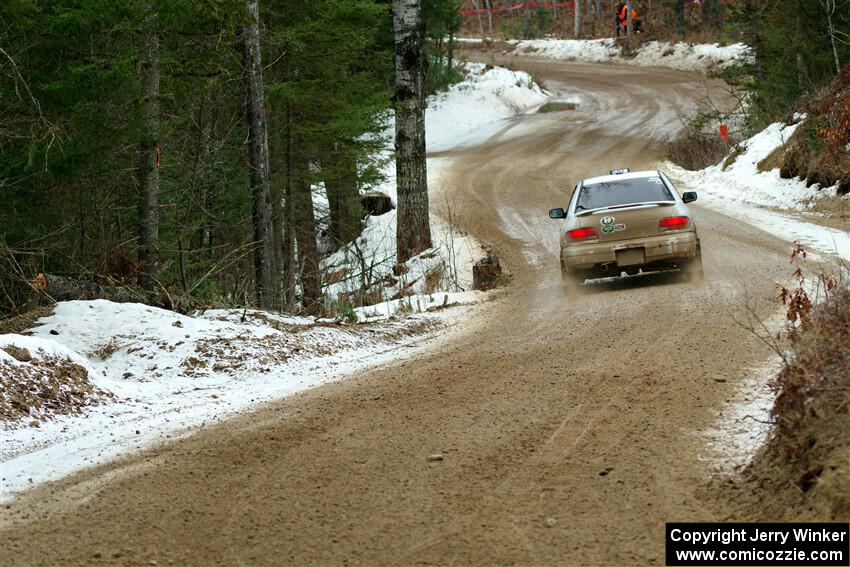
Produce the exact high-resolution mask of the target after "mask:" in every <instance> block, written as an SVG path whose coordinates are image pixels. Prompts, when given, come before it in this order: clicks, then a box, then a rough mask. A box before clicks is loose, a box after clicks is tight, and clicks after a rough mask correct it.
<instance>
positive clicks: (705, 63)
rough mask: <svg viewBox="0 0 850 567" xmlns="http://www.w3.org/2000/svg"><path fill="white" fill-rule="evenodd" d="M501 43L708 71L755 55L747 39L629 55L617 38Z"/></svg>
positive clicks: (557, 55) (652, 45)
mask: <svg viewBox="0 0 850 567" xmlns="http://www.w3.org/2000/svg"><path fill="white" fill-rule="evenodd" d="M459 41H461V42H462V43H464V44H467V45H470V46H476V45H481V46H487V45H489V42H488V41H486V40H481V39H471V38H465V39H461V40H459ZM499 45H507V47H508V50H509V52H510V53H513V54H515V55H523V56H527V57H534V58H538V59H550V60H553V61H579V62H584V63H622V64H625V65H637V66H640V67H667V68H670V69H678V70H681V71H708V70H710V69H718V68H723V67H727V66H729V65H734V64H736V63H742V62H747V61H750V60H751V59H752V50H751V49H750V48H749V47H748V46H747V45H745V44H743V43H734V44H731V45H719V44H716V43H707V44H699V43H698V44H690V43H683V42H678V43H669V42H664V41H650V42H647V43H645V44H643V45H641V46H640V47H638V48H637V50H636V51H635V52H634V53H630V54H628V55H624V54H623V51H622V47H621V45H620V44H619V43H618V42H617V41H616V40H615V39H613V38H607V39H587V40H581V39H529V40H508V41H505V42H503V43H499Z"/></svg>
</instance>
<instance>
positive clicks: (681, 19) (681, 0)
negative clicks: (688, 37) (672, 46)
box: [676, 0, 685, 39]
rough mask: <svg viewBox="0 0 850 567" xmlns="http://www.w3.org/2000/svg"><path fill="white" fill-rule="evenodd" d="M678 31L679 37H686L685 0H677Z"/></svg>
mask: <svg viewBox="0 0 850 567" xmlns="http://www.w3.org/2000/svg"><path fill="white" fill-rule="evenodd" d="M676 31H677V32H678V34H679V39H684V38H685V0H676Z"/></svg>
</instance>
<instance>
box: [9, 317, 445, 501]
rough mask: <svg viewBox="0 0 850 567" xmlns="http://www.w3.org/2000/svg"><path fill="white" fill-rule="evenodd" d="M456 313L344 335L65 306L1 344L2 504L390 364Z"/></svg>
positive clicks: (294, 325) (317, 328)
mask: <svg viewBox="0 0 850 567" xmlns="http://www.w3.org/2000/svg"><path fill="white" fill-rule="evenodd" d="M454 316H456V314H454V313H451V312H442V313H440V314H431V313H428V314H423V315H420V316H418V317H416V318H406V319H403V320H389V321H384V322H382V323H379V324H371V325H353V326H349V325H346V326H340V325H336V324H333V323H332V322H322V321H321V320H315V319H312V318H304V317H284V316H276V315H273V314H269V313H265V312H261V311H249V310H210V311H206V312H205V313H201V314H199V315H197V316H195V317H189V316H185V315H180V314H178V313H173V312H171V311H165V310H163V309H158V308H154V307H149V306H146V305H139V304H117V303H112V302H109V301H104V300H99V301H71V302H65V303H60V304H58V305H57V306H56V310H55V313H54V315H52V316H50V317H46V318H43V319H41V320H40V321H39V323H38V326H36V327H35V328H33V329H32V330H31V331H29V332H30V333H31V336H24V335H0V371H2V372H3V380H2V382H0V394H2V396H0V402H2V403H0V409H2V414H1V415H0V418H2V420H0V428H1V429H2V445H1V446H0V459H2V465H0V477H2V480H0V488H1V489H2V490H0V500H5V499H8V498H10V497H11V496H12V495H13V493H15V492H18V491H20V490H24V489H26V488H27V487H29V486H31V485H33V484H37V483H40V482H44V481H49V480H54V479H57V478H60V477H61V476H64V475H65V474H68V473H70V472H73V471H75V470H78V469H80V468H82V467H85V466H91V465H95V464H99V463H103V462H105V461H107V460H109V459H111V458H114V457H116V456H120V455H122V454H127V453H130V452H133V451H135V450H138V449H141V448H144V447H145V446H149V445H151V444H152V443H154V442H157V441H161V440H164V439H167V438H169V437H171V436H173V435H175V432H176V431H179V430H186V429H187V428H198V427H203V426H204V425H205V424H207V423H211V422H215V421H218V420H221V419H224V418H225V417H228V416H230V415H233V414H234V413H236V412H238V411H240V410H244V409H245V408H248V407H252V406H256V405H258V404H259V403H261V402H264V401H269V400H273V399H276V398H280V397H282V396H284V395H287V394H290V393H293V392H296V391H299V390H304V389H307V388H310V387H313V386H316V385H318V384H322V383H324V382H327V381H330V380H333V379H335V378H337V377H339V376H340V375H342V374H344V373H346V372H350V371H352V370H355V369H360V368H365V367H367V366H369V365H371V364H376V363H381V362H383V361H386V360H388V359H389V358H390V357H391V353H392V352H393V351H395V350H397V349H398V348H399V347H400V346H402V345H406V344H410V343H411V338H412V337H414V336H417V335H421V334H422V332H424V331H428V330H429V329H432V328H436V327H438V326H441V325H443V324H444V323H446V322H447V319H448V318H450V317H454ZM7 378H9V379H10V380H11V382H12V383H11V384H7V380H6V379H7Z"/></svg>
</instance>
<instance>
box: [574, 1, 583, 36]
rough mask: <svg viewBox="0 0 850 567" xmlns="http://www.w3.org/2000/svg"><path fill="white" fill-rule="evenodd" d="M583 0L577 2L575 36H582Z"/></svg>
mask: <svg viewBox="0 0 850 567" xmlns="http://www.w3.org/2000/svg"><path fill="white" fill-rule="evenodd" d="M581 23H582V22H581V0H576V2H575V37H576V39H580V38H581Z"/></svg>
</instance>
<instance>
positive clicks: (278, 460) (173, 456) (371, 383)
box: [0, 61, 789, 566]
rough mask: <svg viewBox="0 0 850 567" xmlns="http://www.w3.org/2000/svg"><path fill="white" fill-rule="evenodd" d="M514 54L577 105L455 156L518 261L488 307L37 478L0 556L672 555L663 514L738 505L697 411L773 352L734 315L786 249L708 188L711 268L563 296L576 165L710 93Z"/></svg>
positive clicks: (669, 123) (706, 238) (623, 160)
mask: <svg viewBox="0 0 850 567" xmlns="http://www.w3.org/2000/svg"><path fill="white" fill-rule="evenodd" d="M515 64H516V65H517V66H521V67H523V68H525V69H529V70H531V71H533V72H534V73H535V75H536V76H537V77H539V78H541V79H542V80H543V81H544V83H545V85H546V86H547V88H549V89H550V90H552V91H557V92H560V94H561V95H574V94H579V95H580V96H581V103H580V104H579V106H578V108H577V109H576V110H575V111H569V112H556V113H548V114H536V115H532V116H527V117H522V118H518V119H517V120H515V121H514V122H512V123H511V125H510V126H509V127H506V128H505V129H504V130H503V131H502V132H500V133H499V134H498V135H497V136H494V137H493V138H491V139H490V140H489V141H488V142H487V143H486V144H484V145H483V146H480V147H475V148H468V149H465V150H459V151H455V152H451V153H450V154H449V155H450V156H451V159H452V162H451V170H450V172H449V175H448V177H447V178H446V181H445V185H446V188H447V189H448V190H449V191H450V192H451V194H452V195H454V197H455V198H456V200H457V204H456V210H457V211H458V212H459V213H460V214H461V215H462V217H463V221H462V222H463V224H464V225H465V227H466V228H468V229H469V230H470V231H472V232H473V234H475V235H476V236H477V237H478V238H480V239H481V240H482V241H484V242H487V243H490V244H492V245H493V246H494V248H495V249H496V251H497V252H498V254H499V255H500V256H501V258H502V261H503V262H504V264H506V266H507V268H508V269H509V270H510V272H511V273H512V274H513V282H512V284H511V285H510V287H509V289H508V290H507V292H506V293H505V295H504V296H503V297H502V298H501V299H499V300H497V301H494V302H491V303H488V304H487V305H486V309H482V310H481V311H482V312H483V315H482V317H481V320H480V322H479V323H478V324H477V325H476V326H474V327H473V328H470V329H469V330H467V331H465V332H463V333H461V334H460V335H457V336H454V337H453V338H452V339H451V340H446V341H442V342H441V343H440V347H439V349H433V350H431V351H430V352H429V353H428V354H426V355H422V356H419V357H417V358H415V359H403V354H404V353H400V355H399V362H398V363H396V364H393V365H390V366H387V367H384V368H380V369H377V370H373V371H370V372H366V373H364V374H362V375H361V376H357V377H354V378H352V379H350V380H347V381H344V382H341V383H337V384H332V385H329V386H325V387H322V388H319V389H316V390H313V391H310V392H307V393H304V394H301V395H297V396H293V397H291V398H288V399H286V400H283V401H281V402H279V403H277V404H274V405H272V406H270V407H268V408H265V409H263V410H261V411H257V412H254V413H251V414H248V415H245V416H243V417H241V418H238V419H234V420H233V421H230V422H228V423H225V424H223V425H221V426H216V427H214V428H211V429H207V430H205V431H203V432H201V433H199V434H197V435H194V436H192V437H189V438H186V439H183V440H180V441H177V442H174V443H172V444H170V445H167V446H163V447H159V448H157V449H154V450H151V451H148V452H146V453H144V454H142V455H138V456H135V457H132V458H128V459H125V460H123V461H120V462H117V463H114V464H111V465H109V466H104V467H100V468H98V469H95V470H94V471H87V472H83V473H81V474H78V475H76V476H74V477H72V478H69V479H66V480H64V481H62V482H59V483H57V484H55V485H53V486H48V487H44V488H39V489H36V490H34V491H32V492H31V493H30V495H29V496H27V497H25V498H23V499H21V500H18V501H16V502H15V503H13V504H11V505H10V506H9V507H8V508H6V509H4V510H2V524H3V525H2V540H0V542H2V550H0V551H2V553H0V563H2V565H51V566H54V565H106V564H109V565H154V564H157V565H171V564H174V565H298V566H301V565H381V566H388V565H663V563H664V559H663V541H664V531H663V526H664V522H665V521H686V520H690V521H705V520H721V519H727V518H729V516H730V514H731V513H732V512H731V511H730V510H728V509H725V508H724V505H723V504H722V503H723V502H724V501H725V499H723V498H718V497H717V495H716V494H714V493H712V492H711V491H710V490H708V489H706V478H707V475H708V471H709V469H710V468H711V465H710V464H708V463H706V462H705V460H704V459H705V458H706V457H707V449H706V447H705V440H704V438H703V437H701V436H700V434H699V431H700V430H701V429H702V428H705V427H708V426H710V425H711V424H712V423H713V421H714V420H715V418H716V415H717V412H718V411H719V409H720V408H721V406H722V403H723V402H724V400H726V399H729V398H730V397H731V396H732V395H733V392H734V391H735V388H736V385H737V384H738V383H739V382H740V381H741V380H742V378H743V377H744V376H745V375H746V373H747V371H748V370H749V369H751V368H753V367H756V366H759V365H760V364H761V363H763V362H764V361H765V360H766V359H767V357H768V354H769V353H768V352H767V350H766V348H765V347H763V346H762V345H761V344H760V343H759V341H758V340H757V339H756V338H754V337H753V336H752V335H751V334H750V333H749V332H748V331H746V330H745V329H743V328H742V327H741V326H739V325H738V324H737V323H736V322H735V319H736V318H742V314H743V312H744V311H745V308H746V306H747V305H751V306H754V307H757V308H758V309H761V310H762V312H769V311H770V308H769V305H770V297H771V296H774V295H775V290H776V287H775V286H776V282H778V281H784V280H785V277H786V275H787V272H788V260H787V252H788V251H789V246H788V245H787V244H784V243H782V242H780V241H778V240H775V239H774V238H772V237H770V236H769V235H767V234H765V233H763V232H761V231H759V230H757V229H754V228H752V227H750V226H747V225H745V224H742V223H740V222H738V221H735V220H731V219H729V218H727V217H724V216H722V215H719V214H717V213H713V212H711V211H709V210H705V209H701V208H697V209H696V210H697V214H698V223H699V227H700V232H701V235H702V239H703V250H704V255H705V264H706V273H707V282H706V284H705V285H704V286H702V287H698V288H697V287H692V286H690V285H689V284H685V283H680V282H678V281H677V280H676V278H669V277H656V278H653V279H648V278H644V279H642V280H641V281H630V282H626V283H617V284H610V285H604V286H597V287H596V288H595V289H594V290H592V291H591V292H590V293H588V294H586V295H585V296H583V297H582V298H580V299H579V300H578V301H574V302H565V301H564V299H563V297H562V295H561V292H560V288H559V274H558V266H557V236H556V235H557V223H556V222H555V221H550V220H549V219H548V218H547V215H546V213H547V209H548V208H549V207H550V206H559V205H563V204H565V203H566V201H567V197H568V191H569V188H570V187H572V185H573V183H574V182H575V180H577V179H578V178H580V177H584V176H588V175H592V174H597V173H599V172H604V171H607V170H608V169H609V168H610V167H615V166H629V167H631V168H632V169H634V170H636V169H640V168H644V167H651V166H653V165H654V164H655V162H656V160H657V159H658V158H659V157H660V155H661V152H662V146H663V142H664V141H665V140H667V139H669V138H670V137H671V135H672V134H674V133H675V132H676V131H677V130H678V129H679V128H680V127H681V124H680V121H679V119H678V118H677V115H676V114H677V112H679V111H681V110H684V109H686V108H689V107H690V106H691V105H692V104H693V103H694V101H695V100H697V99H699V98H701V97H703V96H704V94H705V90H704V86H703V83H702V79H700V78H699V77H698V76H696V75H692V74H688V73H680V72H674V71H669V70H653V69H628V68H624V67H617V66H600V65H582V64H555V63H545V64H541V63H534V62H530V61H524V62H522V61H515ZM681 189H683V188H682V187H680V190H681ZM434 453H441V454H442V455H443V456H444V459H443V460H442V461H436V462H430V461H428V460H427V458H428V456H429V455H432V454H434Z"/></svg>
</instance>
